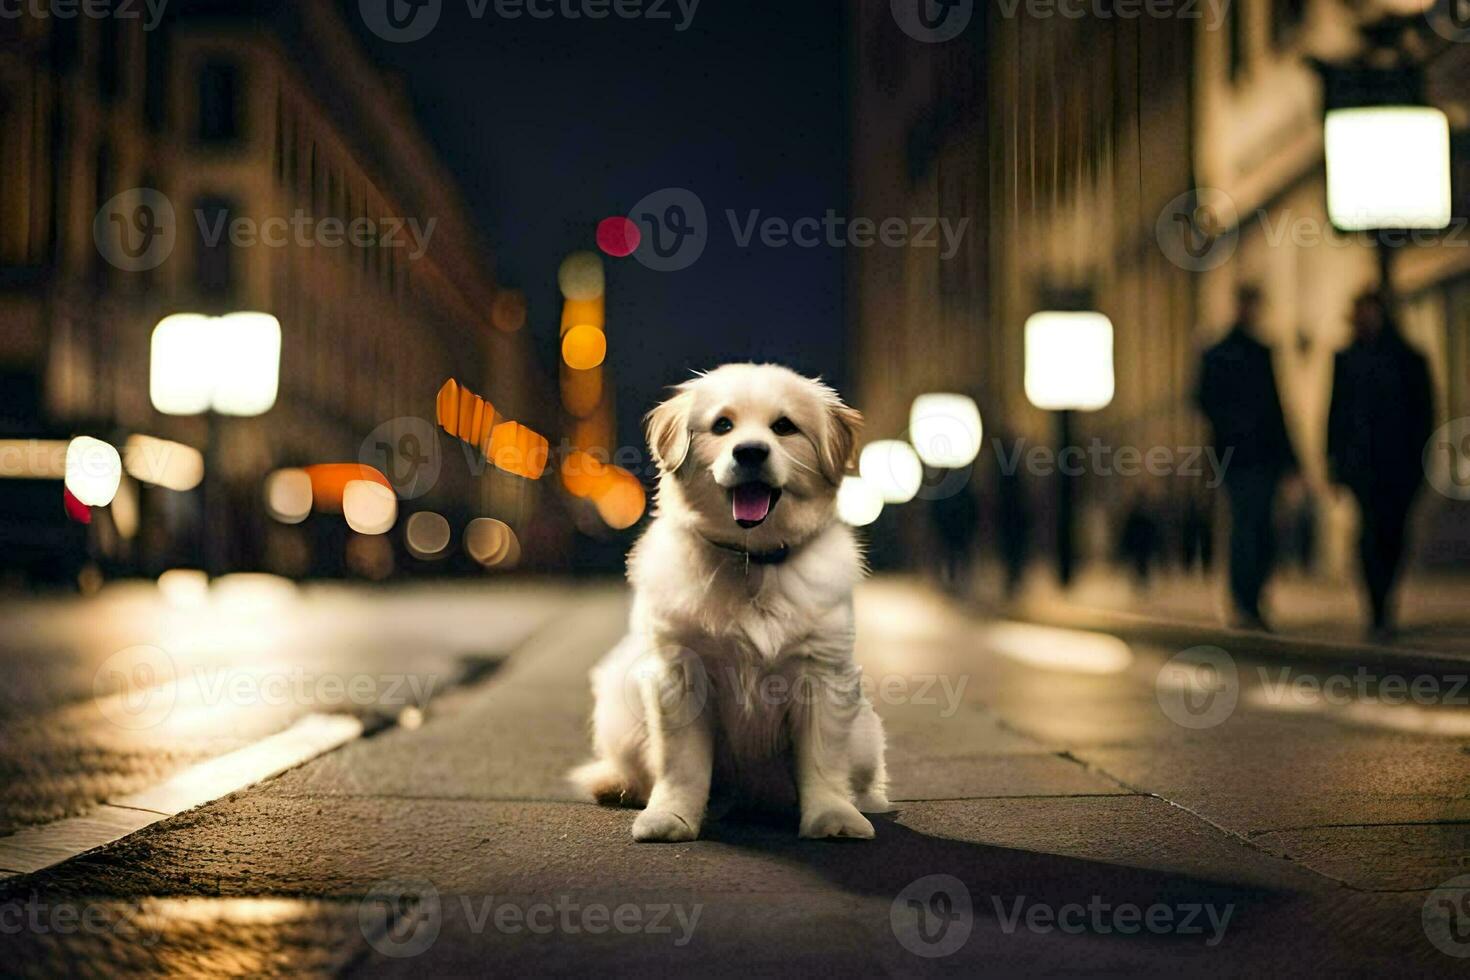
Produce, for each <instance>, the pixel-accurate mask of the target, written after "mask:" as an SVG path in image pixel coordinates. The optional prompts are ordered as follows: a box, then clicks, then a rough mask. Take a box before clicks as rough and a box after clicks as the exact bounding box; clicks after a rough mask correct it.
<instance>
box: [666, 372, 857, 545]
mask: <svg viewBox="0 0 1470 980" xmlns="http://www.w3.org/2000/svg"><path fill="white" fill-rule="evenodd" d="M861 424H862V416H861V415H859V414H858V413H857V412H856V411H854V410H853V409H851V408H848V407H847V406H846V405H844V404H843V403H842V399H840V398H839V397H838V396H837V393H836V392H834V391H833V390H832V389H831V388H829V387H827V386H826V385H824V384H822V383H821V382H820V381H813V380H812V379H810V378H804V377H802V376H801V375H799V374H797V373H795V372H794V371H791V370H788V369H787V368H783V367H778V366H776V365H772V364H729V365H726V366H725V367H722V368H718V369H716V370H714V371H711V372H709V373H708V374H705V375H702V376H700V377H698V378H696V379H694V380H693V381H688V382H685V383H684V384H682V385H680V386H679V387H678V388H677V389H675V394H674V396H673V397H672V398H670V399H669V400H668V401H666V402H664V403H663V404H662V405H660V406H658V407H657V408H655V409H654V410H653V411H652V412H650V413H649V415H648V444H649V448H650V449H651V450H652V451H653V457H654V460H655V461H656V462H657V463H658V467H659V472H660V482H659V505H660V508H661V510H662V511H663V512H664V513H667V514H670V515H672V516H676V517H677V518H679V519H681V520H685V521H688V522H690V523H692V524H693V525H694V526H695V528H696V530H698V531H700V532H701V533H703V534H704V535H705V536H706V537H708V538H710V539H711V540H714V541H718V542H726V543H731V544H738V545H740V546H742V547H747V548H749V549H751V550H764V549H774V548H778V547H781V546H782V545H788V544H793V543H796V542H799V541H801V540H803V539H805V538H807V537H809V536H810V535H811V534H813V533H814V532H816V531H817V530H819V529H820V528H821V527H823V526H824V525H825V524H826V523H828V522H829V521H830V520H831V519H832V512H833V505H834V502H835V499H836V495H837V485H838V484H839V483H840V482H841V481H842V474H843V473H844V472H845V471H846V470H847V468H848V466H849V465H850V463H851V456H852V452H853V447H854V444H855V442H856V440H857V432H858V427H859V426H860V425H861Z"/></svg>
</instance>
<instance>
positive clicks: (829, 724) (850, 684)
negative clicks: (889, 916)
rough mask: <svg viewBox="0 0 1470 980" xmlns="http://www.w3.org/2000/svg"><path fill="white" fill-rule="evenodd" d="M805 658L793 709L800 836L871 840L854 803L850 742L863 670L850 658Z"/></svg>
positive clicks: (870, 828) (867, 825) (870, 829)
mask: <svg viewBox="0 0 1470 980" xmlns="http://www.w3.org/2000/svg"><path fill="white" fill-rule="evenodd" d="M809 663H810V666H809V667H808V668H807V670H806V671H804V672H803V675H802V688H803V695H802V697H800V698H799V699H798V702H797V703H796V704H795V705H793V710H792V714H791V719H792V723H793V726H792V728H793V730H792V741H793V743H794V747H795V749H796V784H797V792H798V793H799V795H800V797H801V836H803V837H859V838H864V839H871V838H872V836H873V825H872V824H871V823H869V822H868V818H867V817H865V816H863V815H862V814H861V813H859V812H858V809H857V807H855V806H853V804H852V797H851V792H852V760H851V758H850V754H849V746H848V742H849V737H850V735H851V732H852V726H853V722H854V721H855V720H856V718H857V716H858V711H859V710H860V708H861V707H862V689H861V684H860V681H861V678H862V675H861V674H860V673H859V671H858V669H857V668H856V667H855V666H853V665H852V664H851V663H843V664H840V665H836V664H824V663H822V662H820V661H810V662H809Z"/></svg>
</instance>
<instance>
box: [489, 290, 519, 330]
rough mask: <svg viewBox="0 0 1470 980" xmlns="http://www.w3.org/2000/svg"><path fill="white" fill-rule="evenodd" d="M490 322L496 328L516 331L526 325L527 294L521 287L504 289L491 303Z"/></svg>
mask: <svg viewBox="0 0 1470 980" xmlns="http://www.w3.org/2000/svg"><path fill="white" fill-rule="evenodd" d="M490 322H491V323H492V324H494V326H495V329H496V330H500V331H502V332H504V333H515V332H516V331H517V330H519V329H521V328H522V327H524V326H525V325H526V294H525V293H523V292H521V291H520V290H519V289H502V290H500V292H498V293H496V294H495V299H494V301H493V302H492V303H491V304H490Z"/></svg>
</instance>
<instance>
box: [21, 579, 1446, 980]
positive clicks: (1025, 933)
mask: <svg viewBox="0 0 1470 980" xmlns="http://www.w3.org/2000/svg"><path fill="white" fill-rule="evenodd" d="M244 584H245V585H248V586H249V588H246V589H245V590H244V593H243V594H241V595H236V596H233V597H231V596H228V595H226V596H224V597H218V596H217V597H214V598H212V599H208V600H202V599H201V600H200V604H198V605H195V606H192V607H186V608H180V607H178V606H177V605H176V604H170V603H166V602H164V601H163V600H162V599H161V598H160V597H158V596H157V595H156V594H153V593H151V592H150V591H149V590H146V589H144V588H143V587H141V586H140V587H130V588H131V589H132V591H128V590H126V589H125V590H123V591H121V592H108V591H104V592H103V593H102V595H100V596H98V597H95V598H92V599H89V600H67V601H62V600H50V601H46V602H39V603H38V602H32V603H25V604H22V603H12V604H11V605H10V606H9V607H8V608H7V618H8V620H9V621H10V622H12V623H21V624H23V625H24V627H25V628H24V629H21V630H16V631H11V632H10V634H9V636H10V639H8V640H6V641H5V642H6V645H7V647H9V646H11V645H12V644H13V643H15V642H16V638H17V637H21V636H25V637H27V638H40V639H38V642H37V645H35V646H32V647H27V648H24V649H21V648H13V649H7V651H6V656H7V658H8V662H9V665H11V669H10V670H7V675H8V676H10V677H11V678H13V679H16V680H15V681H14V682H13V683H12V684H11V685H9V690H8V691H7V695H6V701H5V705H4V715H3V727H4V735H5V738H4V743H3V744H4V748H3V750H0V760H3V761H0V765H3V767H4V768H3V771H4V773H5V784H4V786H5V788H4V790H3V794H4V795H3V797H0V803H3V806H0V819H3V820H4V821H5V825H4V827H3V828H0V830H3V831H5V832H9V831H15V830H20V831H22V832H33V831H35V829H36V828H38V827H41V826H44V825H46V824H48V823H54V822H55V821H56V820H58V819H63V818H66V817H73V818H75V817H78V816H85V815H86V814H87V813H88V812H89V810H92V809H93V808H96V807H100V806H105V805H111V804H110V801H113V802H115V801H116V800H117V799H118V798H119V797H120V796H122V795H123V794H127V793H138V792H140V791H145V790H147V789H148V787H149V786H151V785H154V784H157V783H159V782H160V781H163V780H167V779H169V778H170V777H175V778H177V777H179V775H180V774H181V773H182V774H185V775H186V776H187V775H188V774H191V773H194V772H196V771H197V767H199V766H200V765H201V764H204V765H207V764H208V760H209V759H211V758H215V759H217V758H219V757H220V756H221V755H222V754H223V753H227V752H232V751H238V750H239V749H241V748H242V747H248V746H250V745H252V744H258V743H259V742H260V740H261V739H264V738H267V737H268V736H270V735H272V734H273V733H276V732H279V731H281V730H283V729H286V728H288V727H289V726H291V725H293V724H296V723H298V722H299V721H300V719H301V718H302V717H305V716H315V715H319V714H324V713H325V714H341V713H349V714H352V715H354V716H355V717H358V718H361V719H364V721H365V723H364V726H363V734H362V735H361V736H360V737H357V738H355V739H352V740H350V741H348V742H347V744H345V745H342V746H341V747H340V748H336V749H335V750H331V751H325V752H322V753H320V754H317V755H316V756H315V757H314V758H311V759H310V760H309V761H306V762H305V763H304V764H302V765H299V766H297V767H296V768H293V769H290V770H289V771H287V772H285V773H283V774H281V775H279V776H275V777H274V778H269V779H266V780H265V781H263V782H259V783H257V784H255V785H252V786H249V787H248V788H245V789H243V790H240V791H238V792H233V793H231V794H230V795H226V796H224V797H223V798H219V799H215V800H213V801H212V802H207V803H205V804H204V805H202V806H199V807H198V808H197V809H192V810H185V811H184V812H181V813H178V815H176V816H171V817H166V818H156V817H150V819H157V822H154V823H151V824H150V825H148V826H146V827H144V828H143V829H141V830H138V831H137V832H136V833H133V834H131V835H128V836H124V837H123V838H122V839H120V840H118V841H116V842H114V843H112V844H109V845H107V846H105V847H103V848H101V849H99V850H95V851H92V852H90V853H86V854H83V855H81V856H78V857H75V858H73V859H71V860H68V861H65V862H64V863H61V864H59V865H57V866H54V867H52V868H50V869H48V870H44V871H41V872H39V873H35V874H30V875H17V876H13V877H10V878H9V879H7V880H5V881H3V882H0V931H3V932H4V934H5V935H4V945H5V946H6V947H7V948H8V949H9V950H10V951H11V953H10V954H9V955H7V957H6V962H7V967H6V968H7V970H15V971H18V972H19V973H21V974H23V975H30V974H33V975H56V974H61V973H68V972H77V971H78V970H81V971H83V972H86V971H90V972H94V973H106V974H108V975H115V974H116V972H117V971H118V970H119V969H122V970H125V971H144V970H152V969H156V968H159V967H168V968H173V969H187V970H207V971H210V972H221V973H232V974H251V973H260V972H263V971H272V970H285V969H291V970H299V971H304V972H307V973H321V974H330V973H347V974H349V975H372V976H378V975H404V976H410V975H411V976H418V977H422V976H441V975H456V974H471V973H483V972H486V971H489V970H495V971H497V972H498V971H501V970H506V971H519V972H527V973H530V972H535V973H538V974H539V973H543V972H573V971H578V972H580V971H590V970H596V971H598V972H600V973H614V974H619V975H623V974H629V975H631V974H647V973H648V972H650V971H658V972H659V973H668V972H672V971H678V972H680V973H684V972H690V973H693V972H701V973H712V974H717V975H730V974H741V975H747V976H749V975H770V974H774V973H777V972H782V973H787V972H800V971H811V970H817V971H819V972H821V973H822V974H823V975H837V974H839V973H849V974H856V975H863V976H866V975H885V974H886V975H909V974H928V973H969V974H973V973H975V972H977V971H978V970H985V971H987V972H991V971H996V972H1001V973H1012V972H1020V973H1025V974H1051V973H1058V972H1069V973H1075V972H1088V973H1104V974H1117V973H1125V972H1133V971H1143V970H1149V971H1158V970H1164V969H1167V970H1174V971H1181V970H1182V971H1184V972H1186V973H1188V974H1190V975H1194V974H1202V973H1208V974H1238V973H1244V972H1246V971H1255V970H1266V969H1269V970H1274V971H1280V970H1291V971H1293V972H1299V973H1309V974H1312V975H1316V974H1328V973H1338V972H1351V973H1354V974H1372V973H1385V972H1392V973H1394V974H1411V975H1425V976H1432V975H1449V974H1451V973H1455V972H1457V971H1458V970H1462V969H1463V963H1464V960H1463V959H1462V957H1464V956H1466V955H1467V954H1470V937H1467V936H1466V928H1467V921H1466V919H1465V918H1464V910H1465V907H1466V906H1465V897H1466V894H1467V892H1466V891H1465V888H1464V887H1463V886H1467V885H1470V879H1463V878H1461V879H1460V880H1459V881H1458V882H1456V884H1457V885H1458V886H1461V887H1459V888H1456V887H1454V886H1451V887H1450V888H1448V889H1446V888H1442V887H1441V886H1444V885H1445V884H1446V883H1447V882H1451V881H1452V880H1454V879H1456V878H1457V876H1463V875H1465V874H1466V873H1467V872H1470V795H1467V789H1466V788H1467V787H1470V709H1467V708H1466V707H1465V706H1464V701H1465V700H1466V699H1467V698H1470V692H1467V691H1465V690H1464V689H1463V687H1462V686H1460V685H1462V684H1463V680H1457V679H1456V676H1455V675H1454V674H1453V673H1452V672H1449V673H1446V672H1425V671H1422V670H1420V669H1419V668H1417V667H1416V666H1415V665H1414V664H1413V663H1412V662H1411V661H1407V660H1406V661H1404V662H1402V663H1400V664H1398V665H1397V666H1392V665H1390V666H1388V667H1384V666H1379V667H1375V668H1374V669H1373V670H1372V671H1370V672H1359V671H1357V670H1356V669H1355V668H1353V667H1351V666H1350V665H1344V666H1342V667H1335V666H1333V665H1331V664H1330V663H1327V662H1325V661H1323V660H1322V659H1321V658H1320V657H1314V658H1312V659H1310V660H1304V661H1302V663H1301V664H1295V663H1293V662H1292V660H1291V659H1290V658H1282V657H1281V655H1280V650H1279V649H1274V648H1273V649H1272V650H1271V651H1269V652H1270V658H1269V659H1257V658H1256V656H1255V655H1256V653H1258V652H1259V651H1254V650H1252V649H1251V648H1250V646H1249V641H1248V640H1238V641H1230V640H1228V639H1227V640H1226V641H1225V642H1223V643H1221V642H1220V640H1221V638H1220V637H1218V636H1213V635H1205V634H1202V635H1201V637H1200V643H1201V644H1216V643H1219V644H1220V645H1219V646H1209V647H1208V648H1205V649H1199V650H1192V651H1188V652H1184V653H1181V651H1180V650H1179V649H1178V648H1175V647H1169V646H1161V645H1157V644H1154V643H1152V642H1149V641H1141V640H1137V639H1125V638H1122V637H1119V636H1107V635H1102V634H1090V633H1084V632H1079V631H1073V630H1063V629H1056V628H1050V627H1040V626H1032V625H1026V624H1021V623H1014V622H998V621H987V620H982V619H980V618H978V616H976V615H975V614H974V612H973V611H972V610H970V609H966V608H961V607H957V606H955V605H952V604H950V603H948V602H947V601H946V600H943V599H941V598H939V597H938V596H937V595H936V594H934V593H933V592H931V591H930V590H928V589H927V588H926V587H924V586H922V585H920V584H919V583H917V582H913V581H908V580H880V581H876V582H873V583H869V584H868V585H866V586H865V587H864V588H863V589H862V590H861V592H860V593H859V597H858V615H859V636H860V649H859V653H860V658H861V660H862V663H863V666H864V670H865V673H866V676H867V679H868V682H869V689H870V693H871V695H872V697H873V699H874V700H875V702H876V703H877V707H878V710H879V713H880V714H881V715H882V716H883V718H884V720H885V722H886V724H887V726H888V730H889V741H890V749H889V765H890V770H891V773H892V777H893V784H894V785H893V792H892V794H891V795H892V797H893V799H894V800H895V802H896V803H897V804H898V806H899V809H898V812H897V813H895V814H893V815H891V816H890V817H885V818H882V819H880V820H879V821H878V822H877V828H878V835H877V839H876V840H875V841H873V842H851V843H831V842H828V843H819V842H808V841H800V840H798V839H797V838H796V835H795V825H794V820H792V819H789V818H785V817H779V816H775V817H771V818H768V819H766V820H764V821H760V822H751V821H749V820H737V819H733V818H732V819H727V820H724V821H720V822H716V823H714V824H712V825H710V826H709V827H708V828H707V833H706V835H705V839H703V840H700V841H698V842H695V843H692V844H680V845H661V846H651V845H636V844H634V843H633V842H632V841H631V840H630V838H629V835H628V830H629V826H630V824H631V822H632V818H633V813H632V812H631V811H626V810H613V809H603V808H598V807H594V806H592V805H589V804H585V803H581V802H578V801H576V800H575V799H574V798H573V797H572V795H571V794H570V792H569V790H568V788H567V786H566V785H565V784H564V782H563V781H562V774H563V773H564V772H565V770H566V769H567V768H568V767H569V766H570V765H572V764H574V763H575V762H577V761H580V760H581V759H582V758H584V755H585V752H586V742H587V738H586V718H587V713H588V708H589V704H590V697H589V693H588V691H587V685H586V679H585V678H586V671H587V668H588V667H589V666H590V665H591V664H592V663H593V662H594V661H595V660H596V659H597V658H598V656H599V655H600V654H601V653H602V652H603V651H605V650H606V649H608V648H609V647H610V646H611V645H612V644H613V643H615V642H616V641H617V639H618V638H619V636H620V635H621V632H622V625H623V623H622V620H623V616H624V615H625V612H626V602H627V597H626V594H625V592H624V590H623V589H622V588H621V587H620V586H619V585H616V584H612V583H608V584H603V585H582V586H576V587H570V586H567V587H564V586H557V585H553V584H542V585H515V586H510V585H504V584H501V585H493V586H485V587H479V588H473V589H472V588H468V587H445V588H429V589H416V590H405V591H400V592H393V591H373V590H351V589H344V588H332V589H324V588H313V589H308V590H301V591H295V590H286V591H280V590H279V589H277V591H276V592H274V593H272V592H271V588H272V587H271V585H270V584H269V583H266V582H262V581H254V582H246V583H244ZM169 617H173V618H169ZM327 622H333V623H338V624H340V623H343V622H350V623H352V624H353V625H352V626H351V628H350V629H348V630H346V631H343V630H340V629H339V630H337V631H336V632H335V633H331V634H329V633H327V632H325V631H323V630H322V629H321V627H322V625H323V624H325V623H327ZM184 623H192V624H194V631H193V632H190V631H189V630H187V629H184V628H183V626H182V625H181V624H184ZM150 643H151V644H155V645H157V646H159V647H160V648H163V647H167V652H168V655H169V660H168V663H169V665H170V667H169V669H172V670H174V671H175V673H174V675H173V679H172V683H171V684H169V685H168V689H169V691H170V692H171V694H172V697H171V700H170V701H169V705H170V707H169V708H168V709H167V710H158V711H157V713H156V715H149V714H148V711H149V710H150V709H149V708H148V705H149V704H157V703H158V702H156V701H150V699H148V698H142V699H141V700H139V699H138V697H137V695H138V693H139V692H138V691H137V690H121V691H114V690H111V689H110V688H108V686H107V683H108V682H106V681H99V682H97V683H99V684H101V685H102V686H101V687H100V688H99V687H96V686H95V685H94V678H93V675H94V673H96V671H97V667H98V665H100V664H104V663H105V662H106V661H107V658H108V657H109V656H110V655H111V652H112V651H113V650H115V649H119V648H121V647H122V646H123V645H128V646H132V645H136V644H150ZM1242 643H1243V644H1244V646H1242V645H1241V644H1242ZM1176 654H1178V655H1179V656H1177V657H1176ZM1171 658H1173V659H1171ZM130 664H131V665H132V666H136V664H137V662H136V661H130ZM201 665H203V666H205V667H208V668H209V669H204V670H201V669H198V668H200V666H201ZM297 668H300V669H299V670H297ZM222 675H223V676H224V677H225V679H226V680H228V682H229V683H227V684H220V683H219V681H220V678H221V676H222ZM242 678H243V680H242ZM323 678H335V679H336V680H337V681H340V684H337V683H323V682H322V679H323ZM361 678H368V679H369V680H366V681H362V680H360V679H361ZM412 678H418V679H419V680H418V687H417V688H416V689H415V688H413V687H412V686H411V685H410V683H409V681H410V679H412ZM430 681H432V683H430ZM395 683H396V684H397V685H398V689H397V690H393V691H390V687H392V686H393V685H394V684H395ZM124 687H125V688H126V685H124ZM354 690H356V691H357V692H358V695H357V696H348V695H344V694H341V693H339V692H348V691H354ZM414 690H417V691H418V692H419V693H420V694H422V692H424V691H425V690H427V691H428V692H429V695H428V696H427V697H425V698H421V699H420V700H418V701H412V703H405V702H404V697H405V695H404V691H410V692H412V691H414ZM99 692H100V696H99ZM279 692H284V694H280V693H279ZM129 695H131V696H132V697H133V700H132V701H128V702H125V703H126V704H127V705H128V706H129V707H128V710H126V711H123V710H120V709H119V707H118V706H117V704H116V703H114V702H112V701H109V698H116V697H119V696H122V697H125V698H126V697H128V696H129ZM408 709H415V710H408ZM119 719H121V721H122V722H123V723H125V724H120V723H119ZM139 719H144V720H146V721H148V722H149V724H147V725H143V724H141V723H140V722H139ZM126 723H131V724H133V726H134V727H127V724H126ZM226 758H235V757H232V756H226ZM12 839H13V838H12ZM6 840H7V838H5V837H0V855H3V854H4V853H5V850H4V848H5V844H6ZM4 866H5V864H4V860H3V858H0V867H4ZM12 870H13V869H12ZM88 964H90V966H89V965H88Z"/></svg>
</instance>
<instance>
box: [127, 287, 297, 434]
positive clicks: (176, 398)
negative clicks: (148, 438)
mask: <svg viewBox="0 0 1470 980" xmlns="http://www.w3.org/2000/svg"><path fill="white" fill-rule="evenodd" d="M280 369H281V324H280V321H278V320H277V319H276V318H275V317H273V316H271V315H270V314H269V313H231V314H230V315H228V316H222V317H208V316H203V315H201V314H198V313H177V314H174V315H173V316H168V317H164V318H163V319H162V320H160V321H159V323H158V325H157V326H156V327H154V328H153V344H152V352H151V363H150V370H149V378H148V395H149V398H150V399H151V400H152V402H153V407H154V408H156V409H157V410H158V411H160V412H162V413H163V414H165V415H200V414H203V413H205V412H209V411H214V412H218V413H219V414H221V415H235V416H253V415H264V414H265V413H266V412H268V411H270V410H271V408H272V407H273V406H274V405H275V403H276V393H277V389H278V386H279V383H280Z"/></svg>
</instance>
